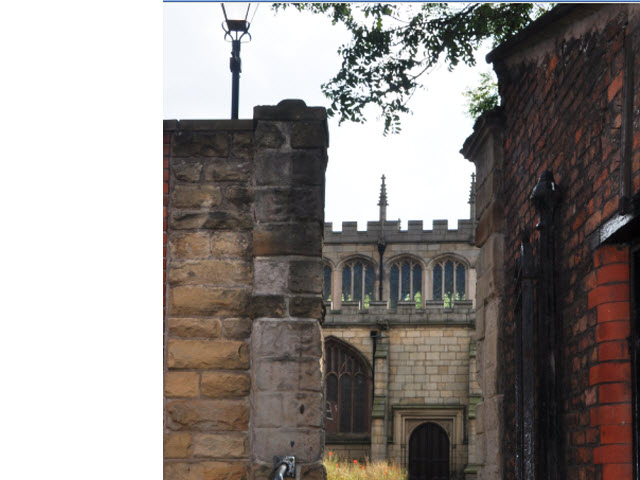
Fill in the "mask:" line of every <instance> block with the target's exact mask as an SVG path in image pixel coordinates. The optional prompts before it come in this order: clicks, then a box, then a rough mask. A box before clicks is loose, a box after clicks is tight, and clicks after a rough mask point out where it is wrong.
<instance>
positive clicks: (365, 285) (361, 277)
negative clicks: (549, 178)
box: [342, 259, 375, 308]
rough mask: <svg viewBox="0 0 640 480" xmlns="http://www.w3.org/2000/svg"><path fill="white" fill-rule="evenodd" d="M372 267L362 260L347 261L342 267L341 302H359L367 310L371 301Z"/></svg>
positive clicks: (373, 274)
mask: <svg viewBox="0 0 640 480" xmlns="http://www.w3.org/2000/svg"><path fill="white" fill-rule="evenodd" d="M374 278H375V273H374V266H373V265H372V264H371V263H369V262H367V261H365V260H362V259H354V260H349V261H347V262H346V263H345V264H344V266H343V267H342V300H343V301H346V302H360V305H361V307H362V308H369V302H371V300H373V284H374Z"/></svg>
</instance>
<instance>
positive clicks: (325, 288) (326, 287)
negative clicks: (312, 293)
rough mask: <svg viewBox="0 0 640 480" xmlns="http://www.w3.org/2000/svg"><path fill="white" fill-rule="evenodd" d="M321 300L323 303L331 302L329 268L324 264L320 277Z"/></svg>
mask: <svg viewBox="0 0 640 480" xmlns="http://www.w3.org/2000/svg"><path fill="white" fill-rule="evenodd" d="M322 298H323V299H324V301H325V302H330V301H331V266H330V265H328V264H326V263H325V264H324V269H323V276H322Z"/></svg>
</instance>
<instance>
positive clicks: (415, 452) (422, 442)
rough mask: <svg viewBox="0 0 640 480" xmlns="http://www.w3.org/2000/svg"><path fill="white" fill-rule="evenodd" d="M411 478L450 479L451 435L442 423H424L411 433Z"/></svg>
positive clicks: (421, 479) (422, 479) (420, 479)
mask: <svg viewBox="0 0 640 480" xmlns="http://www.w3.org/2000/svg"><path fill="white" fill-rule="evenodd" d="M409 480H449V437H448V436H447V432H445V431H444V429H443V428H442V427H441V426H440V425H437V424H435V423H432V422H427V423H423V424H422V425H420V426H418V427H416V429H415V430H414V431H413V433H411V437H410V438H409Z"/></svg>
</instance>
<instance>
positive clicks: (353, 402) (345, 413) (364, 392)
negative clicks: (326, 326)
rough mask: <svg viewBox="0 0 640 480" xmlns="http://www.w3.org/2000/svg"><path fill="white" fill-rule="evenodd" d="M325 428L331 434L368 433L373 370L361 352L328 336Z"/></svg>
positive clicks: (326, 345) (326, 349) (325, 360)
mask: <svg viewBox="0 0 640 480" xmlns="http://www.w3.org/2000/svg"><path fill="white" fill-rule="evenodd" d="M324 369H325V372H326V375H325V389H326V390H325V402H326V431H327V433H328V434H334V433H335V434H338V433H348V434H368V433H369V431H370V423H371V422H370V410H371V372H370V368H369V367H368V365H367V364H366V362H365V361H364V360H363V359H362V357H361V355H360V354H359V353H357V352H356V351H355V350H354V349H352V348H351V347H349V346H347V345H346V344H345V343H343V342H341V341H339V340H337V339H334V338H329V339H327V341H326V342H325V356H324Z"/></svg>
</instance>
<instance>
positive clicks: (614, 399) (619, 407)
mask: <svg viewBox="0 0 640 480" xmlns="http://www.w3.org/2000/svg"><path fill="white" fill-rule="evenodd" d="M594 267H595V269H594V271H593V272H592V273H591V274H590V276H589V278H588V280H587V288H588V289H589V290H588V308H589V309H590V310H591V309H595V312H596V318H597V321H596V344H597V351H598V360H597V363H595V364H594V365H592V366H591V368H590V369H589V385H590V386H591V387H592V389H593V390H596V391H597V397H596V398H597V401H596V402H594V403H593V404H592V406H591V408H590V416H591V426H592V427H594V428H596V430H598V432H599V445H598V446H596V447H595V448H594V449H593V463H594V465H596V466H598V465H601V466H602V467H601V468H602V477H601V478H602V480H618V479H622V478H631V476H632V468H631V462H632V451H631V362H630V356H629V343H628V337H629V333H630V327H631V316H630V301H629V290H630V289H629V250H628V248H626V247H617V246H604V247H601V248H600V249H598V250H597V251H596V254H595V257H594Z"/></svg>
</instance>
